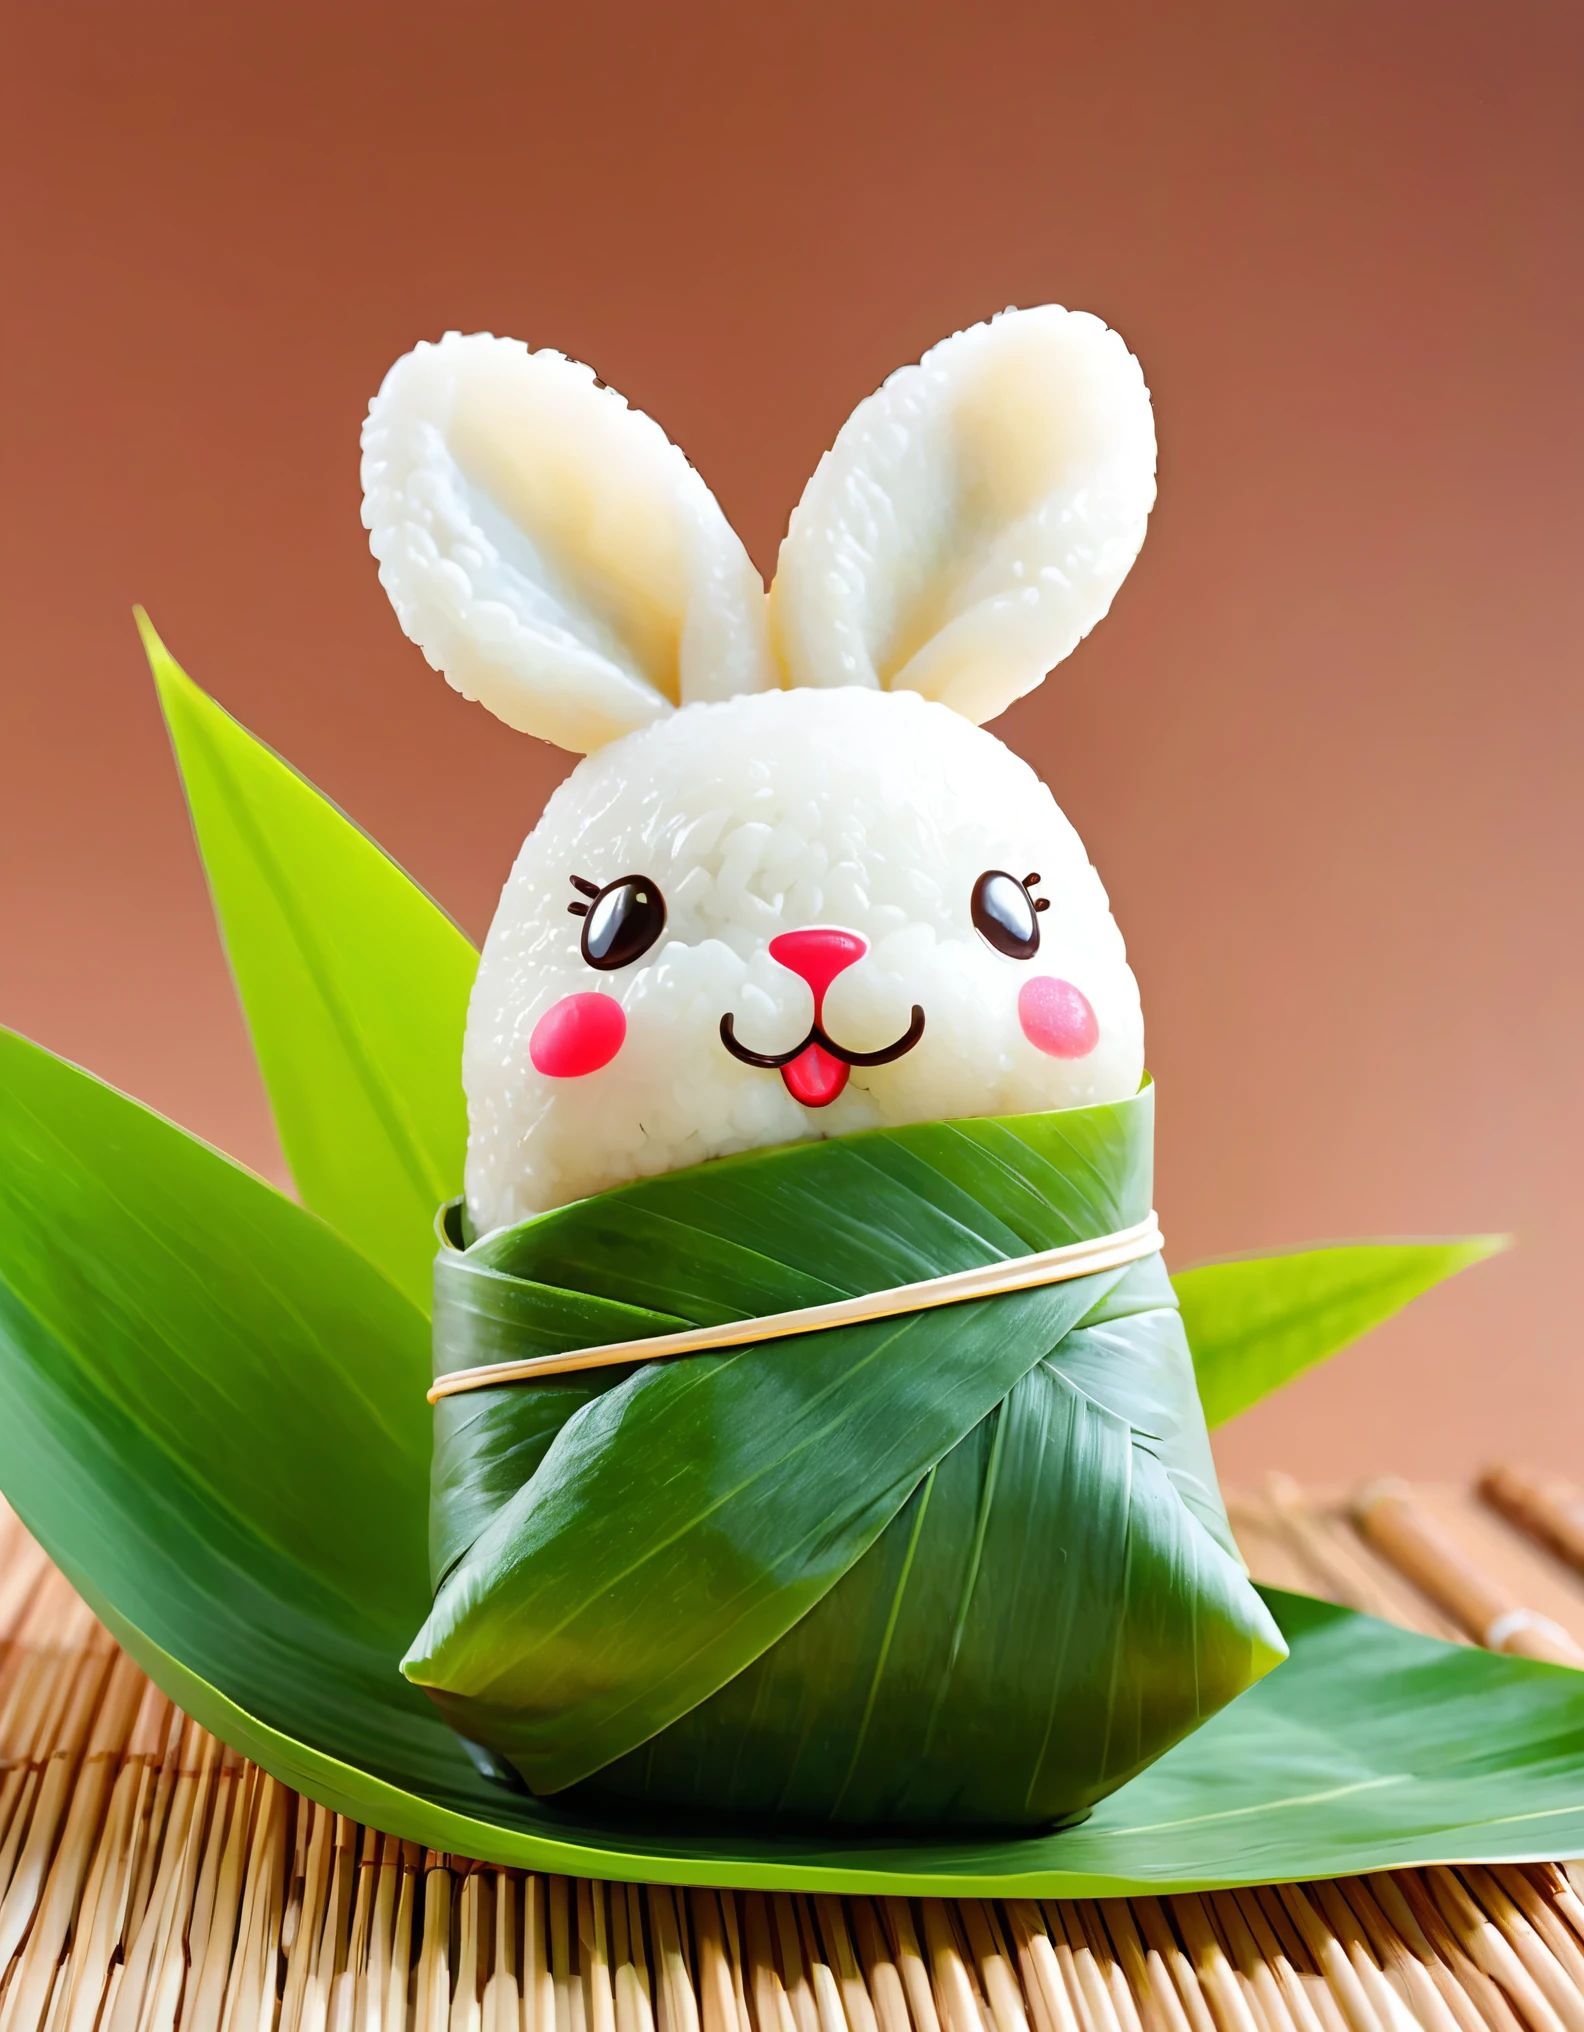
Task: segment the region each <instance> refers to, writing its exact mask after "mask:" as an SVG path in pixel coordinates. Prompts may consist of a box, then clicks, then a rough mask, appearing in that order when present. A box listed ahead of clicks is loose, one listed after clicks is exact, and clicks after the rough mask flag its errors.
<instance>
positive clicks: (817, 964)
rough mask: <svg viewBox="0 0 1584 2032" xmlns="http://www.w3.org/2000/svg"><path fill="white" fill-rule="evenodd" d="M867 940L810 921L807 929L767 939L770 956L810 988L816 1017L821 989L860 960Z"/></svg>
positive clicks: (785, 932) (822, 998)
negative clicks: (768, 940) (799, 976)
mask: <svg viewBox="0 0 1584 2032" xmlns="http://www.w3.org/2000/svg"><path fill="white" fill-rule="evenodd" d="M868 950H869V941H868V940H867V939H864V938H860V937H859V936H858V934H857V932H855V931H841V930H838V929H837V927H836V926H835V925H832V924H811V925H810V926H809V928H808V930H807V931H783V932H782V934H781V936H780V937H779V938H773V939H771V941H770V957H771V959H773V960H779V961H780V963H781V965H782V966H784V967H790V968H791V970H792V972H793V973H794V974H798V975H801V977H802V978H803V979H804V980H805V981H807V982H808V984H809V986H810V988H812V989H813V991H814V1015H815V1019H816V1021H817V1020H818V1017H819V1013H820V1010H821V1008H822V1007H823V1005H824V1001H825V990H826V989H827V988H828V987H829V986H830V984H831V982H832V981H834V980H835V978H836V976H837V975H838V974H839V973H840V972H841V971H842V969H843V968H844V967H850V966H851V965H852V963H853V961H854V960H861V959H862V958H863V956H864V954H865V953H866V952H867V951H868Z"/></svg>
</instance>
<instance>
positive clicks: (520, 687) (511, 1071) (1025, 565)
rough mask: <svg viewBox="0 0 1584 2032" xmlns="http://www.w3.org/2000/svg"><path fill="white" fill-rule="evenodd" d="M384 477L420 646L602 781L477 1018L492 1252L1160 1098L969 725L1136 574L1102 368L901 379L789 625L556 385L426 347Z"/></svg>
mask: <svg viewBox="0 0 1584 2032" xmlns="http://www.w3.org/2000/svg"><path fill="white" fill-rule="evenodd" d="M363 448H364V455H363V488H364V510H363V515H364V521H365V523H366V525H367V527H368V529H369V531H370V541H371V545H372V548H373V551H374V555H375V556H376V558H377V559H378V560H379V566H380V579H381V582H382V583H383V585H384V586H385V588H386V590H387V592H388V593H389V595H390V597H391V600H392V601H393V603H394V605H395V607H396V611H397V614H398V616H399V618H400V621H401V625H402V627H403V628H404V629H405V631H406V632H407V634H408V635H409V636H411V638H412V639H413V640H414V641H415V642H416V643H417V644H418V645H419V646H420V648H422V650H423V651H424V654H425V655H426V656H427V657H428V659H429V661H430V662H431V663H432V664H433V665H435V666H436V668H438V669H439V670H441V671H442V672H443V673H444V675H445V676H446V678H447V679H448V681H449V682H450V683H451V684H452V685H454V686H455V687H456V688H457V689H458V690H459V691H461V692H462V693H463V694H464V695H465V696H467V697H470V698H478V699H480V700H482V702H483V703H484V704H485V705H487V706H488V707H489V708H490V710H491V711H492V712H494V713H496V714H497V715H498V716H499V717H500V718H502V719H503V720H505V721H506V722H507V723H508V724H509V725H511V726H514V727H517V728H520V729H522V730H523V731H525V732H529V733H534V734H538V735H541V736H542V737H544V738H545V739H548V740H551V741H554V742H557V743H559V744H560V745H562V746H563V747H568V748H573V749H576V750H580V751H582V752H583V753H584V754H585V756H586V758H587V759H585V760H584V761H582V762H581V763H580V764H579V765H578V767H577V768H576V769H575V770H574V771H573V773H572V775H571V776H570V777H569V778H568V780H567V781H566V782H565V783H564V784H563V785H562V786H561V788H560V789H559V790H558V791H557V792H556V793H555V795H554V796H553V797H552V798H551V799H550V801H549V803H548V805H547V807H546V809H545V812H544V816H543V817H542V819H541V820H540V822H539V824H538V825H537V826H536V827H535V829H534V831H533V832H532V833H531V834H530V836H529V838H528V840H527V841H526V843H525V844H524V846H523V849H522V852H521V854H520V856H519V858H518V860H517V864H516V866H515V868H514V869H513V870H512V873H511V876H510V879H509V880H508V882H507V884H506V887H505V891H504V893H503V895H502V898H501V902H500V907H499V909H498V911H497V913H496V916H495V920H494V924H493V926H492V928H491V930H490V934H489V938H488V941H487V943H486V946H485V949H484V956H483V961H482V964H481V966H480V969H479V975H478V982H477V986H476V988H475V990H474V994H473V1001H472V1008H471V1014H470V1018H469V1024H468V1033H467V1044H466V1051H465V1058H464V1081H465V1085H466V1088H467V1095H468V1105H469V1113H470V1125H471V1136H470V1145H469V1157H468V1172H467V1196H468V1208H469V1213H470V1216H471V1218H472V1221H473V1223H474V1225H475V1227H476V1228H477V1229H478V1230H479V1231H481V1232H482V1231H487V1230H492V1229H495V1228H498V1227H501V1226H504V1225H507V1224H510V1223H514V1222H516V1221H519V1220H521V1219H523V1218H524V1217H526V1216H527V1215H529V1214H531V1213H534V1212H537V1211H540V1210H542V1209H546V1208H550V1207H554V1206H559V1205H562V1204H564V1203H565V1202H567V1201H569V1200H573V1199H576V1198H579V1197H581V1196H583V1195H586V1194H590V1193H595V1192H599V1191H602V1190H604V1189H605V1188H607V1187H609V1186H612V1185H615V1184H617V1183H619V1182H621V1181H623V1180H626V1179H630V1178H634V1177H638V1176H642V1175H646V1174H652V1173H658V1172H666V1171H671V1170H675V1169H677V1168H679V1167H682V1166H686V1165H691V1164H696V1163H698V1162H700V1161H701V1160H703V1159H705V1158H709V1157H715V1156H719V1155H722V1154H725V1153H727V1152H731V1151H739V1150H746V1149H751V1148H757V1147H762V1146H767V1145H773V1144H782V1143H788V1142H792V1141H795V1140H797V1139H799V1138H802V1137H818V1136H828V1135H841V1134H845V1133H848V1132H850V1131H853V1130H857V1129H864V1128H870V1127H875V1126H880V1125H896V1124H902V1123H910V1122H919V1121H929V1120H935V1119H945V1118H957V1117H965V1116H978V1115H989V1114H1012V1113H1020V1112H1029V1111H1035V1110H1042V1109H1052V1108H1065V1107H1070V1106H1078V1105H1082V1104H1085V1103H1091V1102H1101V1101H1113V1100H1118V1099H1121V1098H1123V1097H1125V1096H1126V1095H1128V1094H1131V1093H1132V1092H1134V1091H1135V1089H1136V1088H1137V1086H1138V1083H1139V1080H1140V1077H1141V1075H1142V1069H1143V1025H1142V1018H1141V1015H1140V1011H1139V1000H1138V990H1137V987H1136V985H1135V983H1134V980H1133V976H1132V974H1131V973H1130V971H1129V969H1128V966H1127V963H1126V959H1125V956H1124V951H1123V944H1122V938H1121V935H1120V933H1119V932H1118V930H1117V928H1116V926H1115V924H1114V922H1113V921H1112V918H1111V914H1110V910H1109V907H1108V904H1107V900H1106V896H1105V892H1104V890H1103V889H1102V887H1101V884H1100V880H1099V878H1098V876H1097V875H1096V873H1095V871H1094V870H1093V868H1092V867H1091V866H1090V865H1089V862H1088V857H1087V855H1086V853H1085V851H1084V848H1083V845H1082V842H1081V841H1080V840H1079V838H1078V836H1077V834H1076V833H1075V832H1074V830H1073V828H1072V827H1071V826H1070V825H1069V824H1068V822H1067V821H1066V819H1065V818H1064V817H1063V816H1062V814H1061V812H1060V811H1059V810H1058V808H1057V806H1056V804H1055V802H1054V800H1053V799H1052V797H1051V795H1050V793H1049V791H1047V790H1046V789H1045V787H1044V786H1043V784H1041V783H1040V782H1039V780H1038V779H1037V778H1036V777H1035V775H1034V774H1033V772H1032V771H1031V770H1030V769H1029V768H1028V766H1027V765H1026V764H1025V763H1024V762H1022V761H1021V760H1019V759H1018V758H1017V757H1016V756H1014V755H1013V754H1011V753H1010V752H1009V751H1008V750H1007V749H1006V748H1005V747H1003V746H1002V744H1001V743H1000V742H999V741H997V740H996V739H995V738H994V736H993V735H990V734H988V733H985V732H983V731H982V730H981V728H980V726H979V725H978V724H977V723H979V722H982V721H984V720H987V719H991V718H993V717H994V716H995V715H996V714H998V713H999V712H1001V711H1002V710H1003V709H1004V708H1005V707H1006V706H1007V705H1009V704H1010V703H1011V702H1012V701H1013V700H1014V699H1016V698H1018V697H1020V696H1022V695H1023V694H1024V693H1025V692H1028V691H1030V690H1031V689H1032V688H1033V687H1034V686H1035V685H1037V684H1038V683H1039V682H1040V681H1041V680H1042V678H1043V677H1044V676H1045V674H1046V672H1047V671H1048V670H1049V669H1050V668H1051V666H1052V665H1053V664H1055V663H1057V662H1059V661H1060V660H1061V659H1062V658H1063V657H1064V656H1066V655H1067V654H1068V653H1069V652H1070V651H1071V650H1072V649H1073V648H1074V647H1075V646H1076V644H1077V643H1078V642H1079V641H1080V640H1081V639H1082V638H1083V636H1084V635H1085V634H1086V633H1087V632H1088V630H1089V629H1090V628H1091V627H1092V626H1093V625H1094V623H1095V622H1096V621H1097V620H1099V618H1100V617H1101V616H1102V615H1103V614H1104V613H1105V612H1106V610H1107V608H1108V607H1109V605H1110V603H1111V600H1112V597H1113V595H1114V594H1115V592H1116V590H1117V587H1118V586H1119V585H1120V584H1121V581H1122V579H1123V577H1124V576H1125V575H1126V573H1127V570H1128V567H1129V566H1130V565H1131V564H1132V562H1133V559H1134V557H1135V556H1136V554H1137V552H1138V549H1139V546H1140V544H1141V543H1142V541H1143V537H1144V529H1145V523H1146V519H1147V517H1148V514H1149V510H1150V508H1151V506H1152V504H1153V501H1154V496H1155V437H1154V428H1153V421H1152V417H1151V411H1150V401H1149V394H1148V391H1147V389H1146V387H1145V385H1144V379H1143V376H1142V374H1141V372H1140V370H1139V366H1138V363H1137V362H1136V361H1135V360H1134V359H1133V357H1132V355H1131V354H1130V353H1129V352H1128V350H1127V348H1126V347H1125V345H1124V344H1123V342H1122V341H1121V339H1120V338H1118V337H1117V335H1116V334H1115V333H1114V332H1111V331H1109V330H1107V328H1106V327H1105V326H1104V325H1103V324H1102V323H1100V321H1099V320H1098V319H1097V318H1094V317H1091V316H1088V315H1086V314H1083V313H1078V312H1069V311H1065V310H1062V309H1060V308H1057V307H1056V306H1046V307H1044V308H1041V309H1037V310H1029V311H1008V312H1006V313H1004V314H1003V315H1002V316H1000V317H997V318H994V319H992V320H990V321H989V322H988V323H985V324H980V325H976V326H974V327H973V328H972V329H971V330H968V331H964V332H960V333H958V334H957V335H956V336H955V337H953V338H949V339H947V340H945V341H944V342H943V343H941V344H940V345H938V346H936V347H935V348H934V349H933V350H932V351H931V352H929V353H927V354H926V355H925V357H924V359H923V360H922V362H921V363H920V364H919V365H917V366H914V367H906V368H903V369H902V370H901V371H900V372H899V373H897V374H894V375H893V376H892V377H891V379H890V380H889V381H887V382H886V383H885V385H884V386H883V387H882V388H881V389H880V390H879V392H878V393H877V394H875V395H873V396H871V397H870V398H869V399H868V400H867V401H865V402H862V403H860V405H859V406H858V408H857V409H856V410H855V411H854V413H853V415H852V416H851V417H850V418H849V420H848V421H847V423H846V424H845V425H844V427H843V428H842V430H841V432H840V434H839V435H838V437H837V439H836V443H835V445H834V446H833V448H832V449H831V451H829V452H828V453H827V454H826V455H825V457H824V458H823V459H822V460H821V462H820V465H819V467H818V469H817V471H816V472H815V474H814V477H813V479H812V480H811V481H810V482H809V485H808V487H807V489H806V490H805V492H804V495H803V498H802V500H801V502H800V503H799V505H798V507H797V509H796V510H795V511H794V513H793V515H792V518H791V524H790V527H789V529H788V533H787V536H786V538H785V541H784V542H783V544H782V546H781V554H780V560H779V566H778V569H777V573H776V578H775V582H774V585H773V587H772V589H771V591H770V594H769V597H768V600H767V599H766V596H765V594H764V591H763V588H762V586H761V584H760V581H759V578H758V575H757V573H756V572H755V570H754V567H753V565H752V564H751V562H750V561H749V558H748V555H747V553H746V551H745V550H744V548H743V546H742V544H741V543H740V541H739V540H738V538H737V537H736V536H735V534H734V533H733V531H732V530H731V528H730V526H729V525H728V523H727V522H726V519H725V517H724V515H723V514H722V512H721V510H720V508H719V506H718V504H717V503H716V501H715V499H714V497H713V495H711V494H710V492H709V490H708V489H707V488H706V486H705V485H704V483H703V481H702V480H701V479H700V478H699V476H698V475H697V474H696V473H695V472H694V470H693V469H692V467H691V466H690V465H689V464H688V463H687V461H686V459H685V458H684V457H683V455H682V453H681V452H680V451H679V450H678V448H677V447H676V446H675V445H673V444H672V443H671V442H670V441H669V440H668V439H667V438H666V437H665V436H664V434H663V433H662V432H661V430H660V429H659V427H658V426H657V425H656V424H654V423H653V422H652V421H651V420H650V419H649V418H648V417H646V416H644V415H642V414H641V413H639V412H638V411H636V410H632V409H629V408H628V407H627V405H626V404H625V403H624V402H623V401H622V399H621V397H620V396H618V395H617V394H615V393H614V392H613V391H612V390H611V389H609V388H606V387H605V386H603V384H601V383H600V382H599V381H597V380H596V379H595V378H594V376H593V374H592V373H591V372H590V370H589V369H588V368H586V367H582V366H579V365H577V364H575V363H574V362H572V361H570V360H567V359H565V358H564V357H563V356H562V355H560V354H558V353H554V352H548V351H543V352H530V351H529V350H528V349H527V348H526V347H525V346H523V345H522V344H520V343H518V342H516V341H513V340H506V339H496V338H491V337H489V336H487V335H475V336H469V337H464V336H462V335H460V334H457V333H451V334H448V335H447V336H446V337H445V338H444V339H442V340H441V341H440V342H439V343H438V344H435V345H427V344H426V345H420V346H419V347H417V348H416V349H415V350H414V351H413V352H412V353H409V354H408V355H407V356H406V357H405V358H404V359H402V360H400V361H398V363H397V364H396V366H395V367H393V368H392V370H391V372H390V374H389V375H388V376H387V378H386V380H385V383H384V386H383V387H382V388H381V390H380V392H379V395H378V396H377V397H376V398H375V401H374V403H373V404H372V406H371V408H370V412H369V417H368V422H367V425H366V427H365V430H364V435H363Z"/></svg>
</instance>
